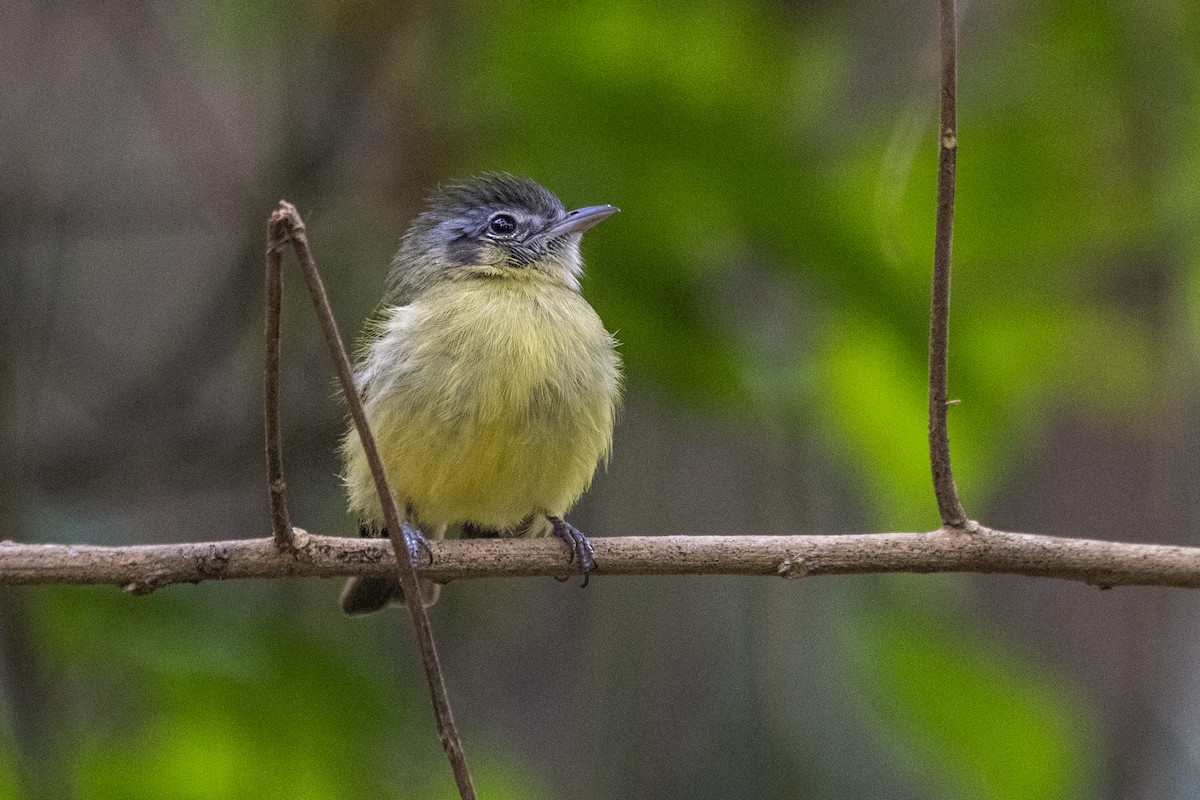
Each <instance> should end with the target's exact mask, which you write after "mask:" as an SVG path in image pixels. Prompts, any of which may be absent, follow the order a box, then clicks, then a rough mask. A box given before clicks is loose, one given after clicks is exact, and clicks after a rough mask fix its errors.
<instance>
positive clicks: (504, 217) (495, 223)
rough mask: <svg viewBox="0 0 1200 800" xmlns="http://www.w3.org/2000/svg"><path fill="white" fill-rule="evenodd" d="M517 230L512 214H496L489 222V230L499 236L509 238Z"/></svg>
mask: <svg viewBox="0 0 1200 800" xmlns="http://www.w3.org/2000/svg"><path fill="white" fill-rule="evenodd" d="M516 229H517V221H516V220H515V219H513V217H512V214H496V215H495V216H493V217H492V218H491V219H490V220H489V221H488V230H489V231H491V232H492V233H494V234H496V235H497V236H508V235H509V234H511V233H512V232H513V231H515V230H516Z"/></svg>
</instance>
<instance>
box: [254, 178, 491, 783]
mask: <svg viewBox="0 0 1200 800" xmlns="http://www.w3.org/2000/svg"><path fill="white" fill-rule="evenodd" d="M270 231H271V235H270V243H269V245H268V252H270V251H272V250H278V249H279V248H281V247H283V246H284V245H285V244H286V243H287V242H291V245H292V250H293V252H295V254H296V259H297V260H298V261H299V262H300V266H301V267H302V268H303V270H304V279H305V282H306V283H307V284H308V290H309V293H310V294H311V295H312V299H313V305H314V306H315V307H316V311H317V318H318V319H319V320H320V323H321V330H322V332H323V333H324V335H325V342H326V344H327V345H328V346H329V352H330V355H331V356H332V357H333V363H334V368H335V369H336V371H337V376H338V382H339V383H340V384H341V387H342V394H343V395H344V396H345V398H346V404H347V405H348V406H349V407H350V416H351V417H353V419H354V426H355V429H356V430H357V431H358V438H359V441H360V443H361V444H362V448H363V451H364V453H365V454H366V456H367V462H368V464H370V467H371V474H372V476H373V477H374V478H375V489H376V491H377V492H378V493H379V501H380V504H381V505H382V507H383V519H384V524H385V525H387V529H388V535H389V537H390V538H391V540H392V547H393V548H394V550H395V552H396V553H398V554H403V557H398V558H397V559H396V566H397V574H398V576H399V578H400V585H401V586H402V587H403V588H404V600H405V603H406V604H407V605H408V610H409V615H410V617H411V619H412V623H413V629H414V630H415V632H416V638H417V648H418V650H419V651H420V653H421V666H422V667H423V668H424V671H425V680H426V682H427V683H428V684H429V693H430V697H431V700H432V701H433V713H434V717H435V719H436V720H437V727H438V734H439V735H440V736H441V739H442V748H443V749H444V750H445V751H446V755H447V756H448V757H449V759H450V767H451V769H452V770H453V771H454V781H455V783H456V785H457V786H458V792H459V795H460V796H461V797H462V798H463V800H474V798H475V788H474V786H473V785H472V782H471V773H470V771H469V770H468V768H467V760H466V754H465V753H464V751H463V746H462V739H461V738H460V737H459V735H458V727H457V726H456V725H455V723H454V713H453V711H452V710H451V708H450V696H449V693H448V692H447V691H446V680H445V677H444V676H443V674H442V667H441V662H440V660H439V659H438V654H437V647H436V645H435V644H434V640H433V629H432V627H431V625H430V622H429V614H428V613H427V612H426V610H425V606H424V605H423V604H422V602H421V590H420V586H419V584H418V580H417V570H416V567H415V566H414V565H413V563H412V559H411V558H410V557H408V555H409V548H408V545H407V542H406V540H405V535H404V528H403V526H402V522H403V518H402V517H401V515H400V513H399V511H398V508H399V505H398V504H397V502H396V497H395V495H394V494H392V490H391V487H389V486H388V482H387V477H386V476H385V475H384V472H383V462H382V461H381V460H380V458H379V451H378V449H377V448H376V446H375V437H374V436H373V435H372V434H371V429H370V426H369V425H368V424H367V415H366V412H365V411H364V410H363V407H362V401H361V400H360V398H359V396H358V391H357V389H356V388H355V386H354V377H353V373H352V370H351V367H350V359H349V357H348V356H347V355H346V346H345V344H343V342H342V337H341V334H340V333H339V332H338V327H337V321H336V320H335V319H334V316H333V309H332V308H331V307H330V305H329V296H328V295H327V294H326V292H325V285H324V283H323V282H322V281H321V275H320V273H319V272H318V271H317V264H316V260H315V259H314V258H313V254H312V249H311V248H310V247H309V245H308V237H307V235H306V233H305V229H304V221H303V220H301V218H300V214H299V212H297V211H296V207H295V206H293V205H292V204H291V203H289V202H287V201H286V200H281V201H280V202H279V208H277V209H276V210H275V212H274V213H273V214H272V215H271V221H270Z"/></svg>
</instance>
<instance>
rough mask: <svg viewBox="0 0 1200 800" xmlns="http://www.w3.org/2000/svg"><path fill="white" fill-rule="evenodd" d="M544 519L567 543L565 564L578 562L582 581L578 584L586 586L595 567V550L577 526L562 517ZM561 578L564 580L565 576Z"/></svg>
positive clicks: (581, 586)
mask: <svg viewBox="0 0 1200 800" xmlns="http://www.w3.org/2000/svg"><path fill="white" fill-rule="evenodd" d="M546 519H547V520H549V521H550V525H551V533H553V534H554V535H555V536H556V537H558V538H559V539H562V540H563V541H564V542H566V544H567V566H573V565H574V564H575V562H576V561H578V562H579V569H580V571H581V572H583V583H582V584H580V588H583V587H584V586H587V585H588V578H589V577H590V576H591V573H592V570H594V569H596V567H597V564H596V551H595V550H594V549H593V548H592V543H591V542H589V541H588V538H587V537H586V536H584V535H583V534H582V533H580V531H579V529H578V528H576V527H575V526H574V525H572V524H571V523H569V522H567V521H566V520H565V519H563V518H562V517H551V516H547V517H546ZM562 580H566V578H563V579H562Z"/></svg>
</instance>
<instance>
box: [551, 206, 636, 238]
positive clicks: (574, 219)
mask: <svg viewBox="0 0 1200 800" xmlns="http://www.w3.org/2000/svg"><path fill="white" fill-rule="evenodd" d="M620 210H621V209H619V208H617V207H616V206H609V205H603V206H586V207H584V208H577V209H575V210H574V211H569V212H567V216H566V219H564V220H563V221H562V222H559V223H558V224H556V225H554V226H553V227H551V228H550V230H548V231H546V236H547V238H550V239H554V238H557V237H559V236H565V235H566V234H568V233H583V232H584V231H586V230H588V229H590V228H594V227H595V226H597V225H599V224H600V223H601V222H603V221H604V220H606V219H608V218H609V217H611V216H612V215H613V214H616V213H617V212H618V211H620Z"/></svg>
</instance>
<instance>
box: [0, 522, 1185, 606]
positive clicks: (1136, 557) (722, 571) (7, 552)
mask: <svg viewBox="0 0 1200 800" xmlns="http://www.w3.org/2000/svg"><path fill="white" fill-rule="evenodd" d="M592 544H593V545H595V548H596V560H597V561H598V562H599V565H600V566H599V569H597V570H596V573H595V574H597V575H773V576H779V577H784V578H799V577H803V576H808V575H858V574H865V573H881V572H921V573H925V572H982V573H1007V574H1012V575H1028V576H1032V577H1042V578H1062V579H1065V580H1075V581H1083V582H1085V583H1090V584H1093V585H1096V586H1101V587H1109V586H1132V585H1138V586H1176V587H1184V588H1200V548H1196V547H1173V546H1167V545H1154V544H1128V543H1123V542H1103V541H1096V540H1091V539H1063V538H1058V537H1053V536H1036V535H1032V534H1024V533H1004V532H1002V531H994V530H989V529H987V528H983V527H979V528H978V529H977V530H974V531H971V532H967V531H963V530H955V529H952V530H946V529H943V530H937V531H933V532H930V533H875V534H845V535H837V536H627V537H616V538H602V539H592ZM430 546H431V548H432V551H433V556H434V564H433V566H431V567H424V568H422V569H421V570H420V573H421V575H422V576H424V577H426V578H431V579H433V580H436V581H440V582H447V581H452V580H462V579H464V578H501V577H509V578H514V577H529V576H538V575H543V576H546V575H553V576H561V575H563V574H564V573H565V572H566V571H567V569H566V554H565V551H564V549H563V546H562V543H561V542H559V541H557V540H555V539H535V540H526V539H510V540H494V539H473V540H469V541H457V540H450V541H440V542H432V543H431V544H430ZM393 563H394V562H393V551H392V544H391V542H390V541H388V540H379V539H359V538H344V537H330V536H317V535H314V534H310V533H306V532H304V531H302V530H300V529H299V528H297V529H296V546H295V548H294V549H291V550H285V549H280V548H279V547H276V546H275V544H274V543H273V541H272V540H271V539H269V538H268V539H241V540H233V541H227V542H203V543H193V544H163V545H136V546H131V547H97V546H92V545H58V544H20V543H15V542H9V541H5V542H0V584H46V583H75V584H96V583H98V584H114V585H116V586H120V587H122V588H123V589H124V590H125V591H128V592H133V593H135V594H143V593H146V592H151V591H153V590H155V589H157V588H159V587H162V586H167V585H169V584H173V583H199V582H200V581H207V580H232V579H237V578H282V577H315V578H335V577H343V576H347V575H390V574H394V566H393Z"/></svg>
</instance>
